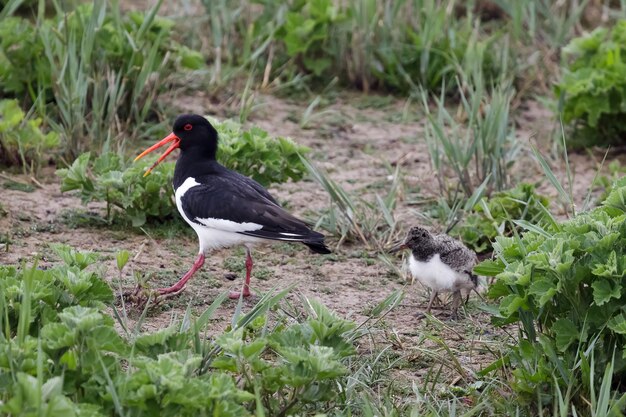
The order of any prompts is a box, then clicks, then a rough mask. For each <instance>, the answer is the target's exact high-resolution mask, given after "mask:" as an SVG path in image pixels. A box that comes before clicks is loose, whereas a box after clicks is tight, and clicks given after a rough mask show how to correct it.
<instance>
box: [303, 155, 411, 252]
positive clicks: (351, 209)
mask: <svg viewBox="0 0 626 417" xmlns="http://www.w3.org/2000/svg"><path fill="white" fill-rule="evenodd" d="M303 162H304V163H305V165H306V167H307V169H308V171H309V174H310V175H311V176H312V177H313V178H314V179H315V181H317V182H318V183H319V184H320V185H321V186H322V187H323V188H324V190H325V191H326V192H327V193H328V196H329V200H330V201H329V207H328V208H327V209H326V210H324V211H323V212H321V213H320V214H319V219H318V220H317V222H316V227H321V228H322V229H324V230H327V231H328V232H330V233H332V234H333V235H335V236H337V237H338V238H339V242H338V243H337V246H338V247H339V246H340V245H341V244H343V243H344V242H345V241H360V242H361V243H363V244H365V245H366V247H367V248H368V249H372V248H381V247H384V246H385V245H387V244H389V243H390V242H391V241H392V240H393V239H395V238H396V235H397V233H398V231H397V229H396V220H395V218H394V210H395V208H396V203H397V200H398V194H399V193H400V192H401V189H402V186H403V181H402V176H401V175H400V171H399V169H400V166H399V165H398V166H396V168H395V170H392V168H391V167H388V169H389V170H390V175H391V176H392V178H393V180H392V181H391V182H390V184H389V187H388V192H387V194H386V195H385V196H380V195H378V194H377V195H376V197H375V200H374V202H369V201H366V200H364V199H361V198H355V197H354V196H352V195H350V194H349V193H348V192H347V191H346V190H344V189H343V187H341V186H340V185H339V184H337V183H336V182H335V181H333V180H332V179H330V178H329V177H328V175H327V174H325V173H324V172H322V171H321V170H319V169H318V168H317V167H315V166H314V165H313V164H311V162H309V161H307V160H305V159H303Z"/></svg>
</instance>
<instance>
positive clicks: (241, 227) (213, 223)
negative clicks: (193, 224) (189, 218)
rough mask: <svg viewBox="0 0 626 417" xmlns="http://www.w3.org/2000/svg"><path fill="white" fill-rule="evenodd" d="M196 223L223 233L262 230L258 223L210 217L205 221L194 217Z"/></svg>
mask: <svg viewBox="0 0 626 417" xmlns="http://www.w3.org/2000/svg"><path fill="white" fill-rule="evenodd" d="M196 221H197V222H200V223H202V224H203V225H205V226H206V227H210V228H211V229H218V230H223V231H225V232H252V231H254V230H259V229H262V228H263V225H261V224H258V223H252V222H244V223H237V222H233V221H231V220H224V219H214V218H212V217H209V218H207V219H201V218H200V217H196Z"/></svg>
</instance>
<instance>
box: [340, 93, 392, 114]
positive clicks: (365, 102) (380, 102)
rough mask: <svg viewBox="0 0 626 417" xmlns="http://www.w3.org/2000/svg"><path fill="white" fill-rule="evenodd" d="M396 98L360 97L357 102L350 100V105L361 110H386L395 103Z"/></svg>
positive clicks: (389, 96) (372, 95) (373, 95)
mask: <svg viewBox="0 0 626 417" xmlns="http://www.w3.org/2000/svg"><path fill="white" fill-rule="evenodd" d="M395 100H396V98H395V97H394V96H391V95H388V96H383V95H377V94H371V95H366V96H359V97H358V98H357V99H356V100H350V105H351V106H352V107H354V108H357V109H359V110H363V109H381V110H385V109H387V108H388V107H389V106H391V105H392V104H393V103H394V102H395Z"/></svg>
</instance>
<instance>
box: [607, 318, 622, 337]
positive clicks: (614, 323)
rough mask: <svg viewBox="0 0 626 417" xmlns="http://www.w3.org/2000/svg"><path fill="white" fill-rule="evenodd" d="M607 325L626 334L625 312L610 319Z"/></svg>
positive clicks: (617, 331) (616, 331) (619, 332)
mask: <svg viewBox="0 0 626 417" xmlns="http://www.w3.org/2000/svg"><path fill="white" fill-rule="evenodd" d="M607 326H608V328H609V329H611V330H613V331H614V332H615V333H618V334H626V317H624V314H619V315H616V316H614V317H612V318H611V319H610V320H609V321H608V323H607Z"/></svg>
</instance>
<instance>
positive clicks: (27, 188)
mask: <svg viewBox="0 0 626 417" xmlns="http://www.w3.org/2000/svg"><path fill="white" fill-rule="evenodd" d="M2 187H4V188H5V189H7V190H15V191H22V192H24V193H32V192H34V191H35V187H33V186H32V185H30V184H27V183H25V182H18V181H10V180H9V181H5V182H4V183H3V184H2Z"/></svg>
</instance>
